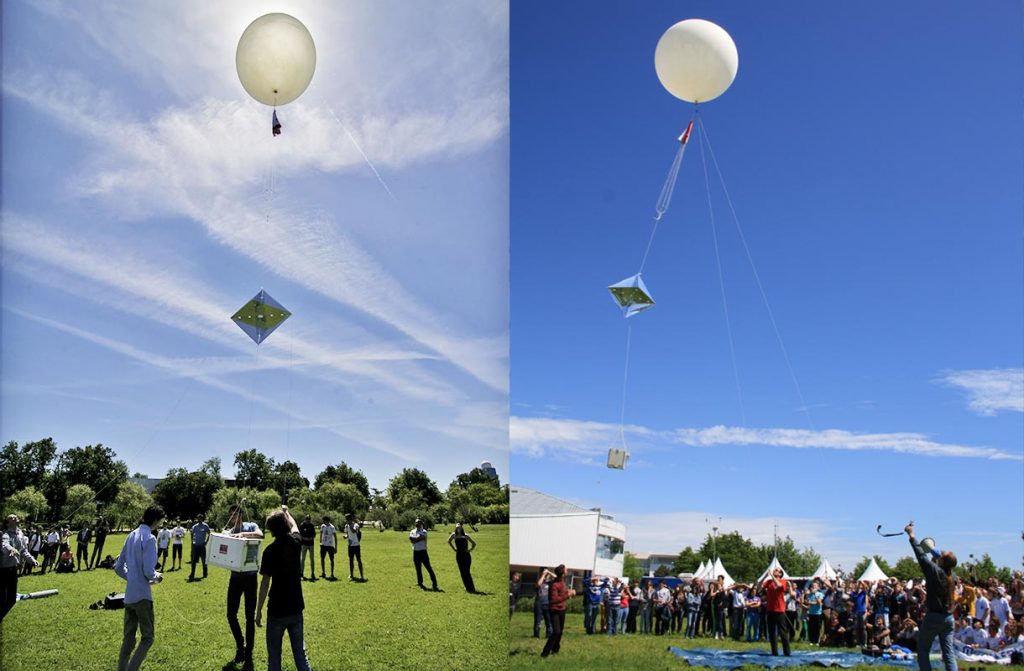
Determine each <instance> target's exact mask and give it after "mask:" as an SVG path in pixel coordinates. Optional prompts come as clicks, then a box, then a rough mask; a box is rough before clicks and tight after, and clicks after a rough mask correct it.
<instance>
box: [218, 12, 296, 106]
mask: <svg viewBox="0 0 1024 671" xmlns="http://www.w3.org/2000/svg"><path fill="white" fill-rule="evenodd" d="M235 68H236V69H237V70H238V79H239V80H241V82H242V86H243V87H244V88H245V90H246V92H247V93H248V94H249V95H251V96H252V97H253V98H255V99H256V100H258V101H260V102H261V103H263V104H264V105H285V104H287V103H290V102H291V101H293V100H295V99H296V98H298V97H299V96H300V95H302V92H303V91H305V90H306V87H307V86H309V82H310V81H312V79H313V70H314V69H316V47H315V46H314V45H313V37H312V35H310V34H309V31H308V30H307V29H306V26H304V25H302V22H301V21H299V20H298V19H296V18H295V17H294V16H289V15H288V14H280V13H275V14H265V15H263V16H261V17H260V18H258V19H256V20H255V21H253V22H252V23H250V24H249V27H248V28H246V29H245V32H244V33H242V37H241V38H239V40H238V49H237V50H236V51H235Z"/></svg>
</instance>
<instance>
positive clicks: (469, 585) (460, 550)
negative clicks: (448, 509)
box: [448, 522, 476, 594]
mask: <svg viewBox="0 0 1024 671" xmlns="http://www.w3.org/2000/svg"><path fill="white" fill-rule="evenodd" d="M448 546H449V547H450V548H451V549H453V550H455V563H456V564H457V565H458V567H459V575H461V576H462V585H463V586H464V587H465V588H466V591H467V592H469V593H470V594H476V585H474V584H473V575H472V574H471V573H470V568H471V567H472V565H473V556H472V555H471V554H470V553H471V552H472V551H473V550H475V549H476V541H475V540H473V539H472V538H470V536H469V534H467V533H466V530H465V529H464V528H463V527H462V522H459V523H458V524H456V525H455V531H453V532H452V533H451V535H450V536H448Z"/></svg>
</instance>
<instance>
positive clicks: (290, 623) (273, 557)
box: [256, 506, 312, 671]
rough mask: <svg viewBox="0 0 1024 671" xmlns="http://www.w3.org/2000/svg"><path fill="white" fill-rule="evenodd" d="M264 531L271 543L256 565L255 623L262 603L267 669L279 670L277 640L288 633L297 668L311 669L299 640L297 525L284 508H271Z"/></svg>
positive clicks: (300, 608) (300, 603)
mask: <svg viewBox="0 0 1024 671" xmlns="http://www.w3.org/2000/svg"><path fill="white" fill-rule="evenodd" d="M267 531H269V532H270V534H271V535H272V536H273V537H274V542H273V543H271V544H270V545H268V546H267V549H266V550H264V551H263V562H262V563H261V565H260V575H261V576H263V579H262V581H261V582H260V599H259V603H258V604H257V605H256V626H257V627H258V626H260V622H261V620H262V619H263V604H264V602H265V601H266V600H267V595H268V594H269V595H270V603H269V605H268V606H267V669H268V671H281V640H282V639H283V638H284V632H286V631H287V632H288V641H289V642H290V643H291V648H292V659H294V660H295V668H296V670H297V671H312V669H311V668H310V665H309V659H308V658H307V656H306V642H305V640H304V639H303V628H302V626H303V622H302V611H303V610H304V609H305V607H306V604H305V602H304V601H303V599H302V568H301V564H300V563H299V552H300V550H299V548H300V545H299V527H298V525H296V524H295V520H294V519H292V516H291V515H289V514H288V509H287V507H284V506H282V508H281V510H278V511H275V512H273V513H271V514H270V516H269V517H268V518H267Z"/></svg>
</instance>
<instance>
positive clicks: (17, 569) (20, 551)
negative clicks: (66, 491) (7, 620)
mask: <svg viewBox="0 0 1024 671" xmlns="http://www.w3.org/2000/svg"><path fill="white" fill-rule="evenodd" d="M22 564H26V565H29V566H35V564H36V559H35V557H33V556H32V553H31V552H29V550H28V544H27V543H25V542H24V541H23V540H22V535H21V530H20V529H18V516H17V515H8V516H7V519H6V520H5V523H4V530H3V535H2V536H0V622H3V620H4V617H6V616H7V613H9V612H10V610H11V608H13V607H14V601H15V599H17V598H18V574H19V573H21V565H22Z"/></svg>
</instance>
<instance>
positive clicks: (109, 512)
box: [103, 482, 153, 529]
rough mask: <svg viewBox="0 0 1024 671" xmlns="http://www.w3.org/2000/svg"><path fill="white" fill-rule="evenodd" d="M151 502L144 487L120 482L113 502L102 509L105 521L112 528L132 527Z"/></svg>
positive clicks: (151, 499) (150, 497)
mask: <svg viewBox="0 0 1024 671" xmlns="http://www.w3.org/2000/svg"><path fill="white" fill-rule="evenodd" d="M152 503H153V497H152V496H150V495H149V493H148V492H146V488H145V487H143V486H142V485H139V484H136V483H134V482H122V483H121V486H120V487H119V488H118V490H117V496H116V497H115V498H114V502H113V503H111V504H110V505H109V506H107V507H106V508H105V509H104V510H103V515H104V517H105V518H106V519H107V522H108V523H109V524H110V525H111V526H112V527H113V528H114V529H121V528H124V527H129V528H130V527H133V526H135V523H136V522H138V521H139V520H141V519H142V513H143V511H144V510H146V508H147V507H148V506H149V505H150V504H152Z"/></svg>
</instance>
